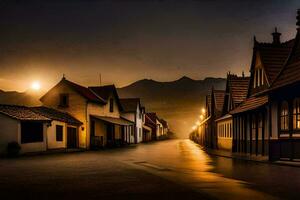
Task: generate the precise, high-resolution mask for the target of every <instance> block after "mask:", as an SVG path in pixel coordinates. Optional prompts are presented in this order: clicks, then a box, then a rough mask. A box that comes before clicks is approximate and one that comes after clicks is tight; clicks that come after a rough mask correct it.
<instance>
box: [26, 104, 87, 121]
mask: <svg viewBox="0 0 300 200" xmlns="http://www.w3.org/2000/svg"><path fill="white" fill-rule="evenodd" d="M30 109H31V110H32V111H33V112H35V113H37V114H40V115H43V116H45V117H47V118H49V119H52V120H57V121H61V122H65V123H68V124H74V125H80V124H82V122H81V121H79V120H78V119H76V118H75V117H73V116H71V115H70V114H69V113H66V112H62V111H58V110H55V109H53V108H48V107H45V106H39V107H30Z"/></svg>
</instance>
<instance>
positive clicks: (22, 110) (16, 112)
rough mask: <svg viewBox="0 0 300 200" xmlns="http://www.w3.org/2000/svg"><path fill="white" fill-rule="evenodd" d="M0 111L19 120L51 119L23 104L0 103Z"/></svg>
mask: <svg viewBox="0 0 300 200" xmlns="http://www.w3.org/2000/svg"><path fill="white" fill-rule="evenodd" d="M0 113H2V114H4V115H6V116H8V117H11V118H13V119H17V120H21V121H51V119H49V118H47V117H45V116H43V115H41V114H38V113H35V112H33V111H32V110H31V109H30V108H28V107H25V106H15V105H0Z"/></svg>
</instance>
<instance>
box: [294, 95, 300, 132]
mask: <svg viewBox="0 0 300 200" xmlns="http://www.w3.org/2000/svg"><path fill="white" fill-rule="evenodd" d="M293 130H296V131H298V130H300V98H295V99H294V100H293Z"/></svg>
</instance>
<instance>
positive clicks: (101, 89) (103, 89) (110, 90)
mask: <svg viewBox="0 0 300 200" xmlns="http://www.w3.org/2000/svg"><path fill="white" fill-rule="evenodd" d="M88 89H89V90H90V91H92V92H93V93H94V94H96V95H97V96H98V97H100V98H101V99H102V100H103V101H104V102H105V103H107V102H108V98H109V97H110V96H111V95H114V96H115V98H116V102H117V104H118V106H119V109H120V110H123V107H122V105H121V103H120V98H119V95H118V92H117V89H116V87H115V85H104V86H91V87H89V88H88Z"/></svg>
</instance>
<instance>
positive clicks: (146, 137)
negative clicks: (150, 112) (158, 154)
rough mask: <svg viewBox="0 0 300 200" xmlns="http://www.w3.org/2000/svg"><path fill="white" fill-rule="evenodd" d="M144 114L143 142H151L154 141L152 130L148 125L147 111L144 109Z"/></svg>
mask: <svg viewBox="0 0 300 200" xmlns="http://www.w3.org/2000/svg"><path fill="white" fill-rule="evenodd" d="M142 113H143V117H142V118H143V142H149V141H151V140H152V137H151V136H152V128H151V127H150V126H148V125H147V124H146V109H145V107H142Z"/></svg>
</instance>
